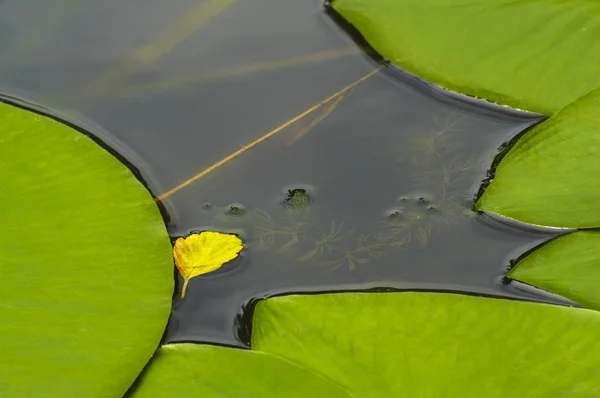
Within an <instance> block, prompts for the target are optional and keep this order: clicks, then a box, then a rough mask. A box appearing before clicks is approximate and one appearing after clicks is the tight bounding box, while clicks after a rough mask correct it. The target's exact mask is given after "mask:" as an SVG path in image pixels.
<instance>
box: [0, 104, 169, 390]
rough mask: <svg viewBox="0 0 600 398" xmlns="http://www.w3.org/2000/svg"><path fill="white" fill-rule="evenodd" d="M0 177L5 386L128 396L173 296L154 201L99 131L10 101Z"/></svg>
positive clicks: (1, 385) (1, 379) (0, 381)
mask: <svg viewBox="0 0 600 398" xmlns="http://www.w3.org/2000/svg"><path fill="white" fill-rule="evenodd" d="M0 181H1V184H0V220H2V228H1V229H0V319H1V320H2V321H1V322H0V340H1V341H2V349H1V350H0V351H1V353H2V361H1V362H0V396H2V397H10V398H19V397H26V398H31V397H35V398H43V397H85V398H95V397H121V396H122V395H123V394H124V393H125V391H127V389H128V388H129V387H130V386H131V384H132V383H133V381H134V380H135V378H136V377H137V376H138V374H139V373H140V371H141V370H142V368H143V367H144V365H145V364H146V363H147V361H148V360H149V358H150V357H151V355H152V353H153V352H154V350H155V349H156V347H157V345H158V344H159V341H160V338H161V336H162V334H163V332H164V328H165V325H166V322H167V319H168V316H169V311H170V306H171V297H172V293H173V260H172V249H171V245H170V241H169V238H168V235H167V233H166V230H165V226H164V222H163V220H162V218H161V215H160V213H159V211H158V208H157V206H156V204H155V203H154V200H153V199H152V197H151V195H150V194H149V193H148V191H147V190H146V189H145V188H144V187H143V186H142V184H141V183H140V182H139V181H138V180H137V179H136V178H135V177H134V176H133V174H132V173H131V172H130V171H129V169H127V168H126V167H125V166H124V165H123V164H121V163H120V162H119V161H118V160H117V159H116V158H114V157H113V156H112V155H111V154H109V153H107V152H106V151H105V150H104V149H102V148H101V147H100V146H98V145H97V144H96V143H95V142H93V141H92V140H91V139H90V138H88V137H86V136H85V135H83V134H81V133H79V132H77V131H75V130H73V129H71V128H69V127H67V126H65V125H63V124H61V123H58V122H56V121H53V120H51V119H49V118H46V117H42V116H39V115H37V114H34V113H31V112H28V111H25V110H22V109H18V108H16V107H13V106H10V105H6V104H0Z"/></svg>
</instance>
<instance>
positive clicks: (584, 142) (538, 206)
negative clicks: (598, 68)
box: [476, 3, 600, 228]
mask: <svg viewBox="0 0 600 398" xmlns="http://www.w3.org/2000/svg"><path fill="white" fill-rule="evenodd" d="M599 4H600V3H599ZM599 167H600V90H596V91H593V92H592V93H590V94H588V95H586V96H584V97H582V98H580V99H578V100H577V101H575V102H573V103H572V104H571V105H569V106H567V107H565V108H564V109H562V110H561V111H560V112H558V113H557V114H556V115H555V116H553V117H551V118H549V119H548V120H546V121H545V122H543V123H541V124H540V125H538V126H536V127H534V128H533V129H532V130H531V131H529V132H527V133H525V135H524V136H523V137H521V138H520V139H519V140H518V141H517V143H516V144H515V146H514V147H513V148H512V149H510V150H509V152H508V153H507V154H506V156H505V157H504V158H503V159H502V160H501V162H500V164H499V165H498V167H497V169H496V175H495V177H494V179H493V180H492V182H491V184H490V185H489V186H488V187H487V189H486V191H485V192H484V193H483V195H482V197H481V198H480V199H479V201H478V202H477V206H476V207H477V209H478V210H483V211H487V212H492V213H497V214H500V215H503V216H507V217H510V218H514V219H517V220H520V221H523V222H526V223H530V224H537V225H544V226H552V227H567V228H592V227H600V211H598V209H599V208H600V189H598V185H597V184H596V183H595V181H597V180H598V168H599Z"/></svg>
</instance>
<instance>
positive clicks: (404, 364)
mask: <svg viewBox="0 0 600 398" xmlns="http://www.w3.org/2000/svg"><path fill="white" fill-rule="evenodd" d="M598 336H600V313H598V312H595V311H591V310H583V309H576V308H569V307H562V306H554V305H547V304H537V303H526V302H519V301H509V300H503V299H490V298H482V297H473V296H465V295H458V294H442V293H415V292H404V293H344V294H324V295H308V296H282V297H276V298H271V299H268V300H266V301H263V302H260V303H259V304H258V305H257V307H256V312H255V315H254V323H253V331H252V347H253V349H255V350H259V351H262V352H266V353H269V354H272V355H277V356H280V357H282V358H286V359H288V360H290V361H293V362H295V363H297V364H299V365H301V366H304V367H306V368H309V369H313V370H314V371H316V372H319V373H320V374H322V375H324V376H325V377H327V378H330V379H332V380H335V381H337V382H339V383H340V384H341V385H343V386H345V387H346V388H348V389H349V390H350V392H351V393H352V394H353V395H354V396H356V397H421V398H439V397H473V398H481V397H487V398H492V397H498V398H506V397H528V398H548V397H553V398H567V397H569V398H573V397H582V398H583V397H586V398H587V397H597V396H599V395H600V367H599V366H598V358H600V340H599V339H598ZM307 396H309V395H307Z"/></svg>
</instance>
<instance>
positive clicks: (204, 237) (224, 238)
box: [173, 231, 243, 298]
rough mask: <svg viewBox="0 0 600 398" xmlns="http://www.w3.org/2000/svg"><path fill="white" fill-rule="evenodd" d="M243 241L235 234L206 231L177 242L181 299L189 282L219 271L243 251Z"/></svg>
mask: <svg viewBox="0 0 600 398" xmlns="http://www.w3.org/2000/svg"><path fill="white" fill-rule="evenodd" d="M242 248H243V245H242V240H241V239H240V238H238V237H237V236H235V235H233V234H225V233H221V232H212V231H205V232H201V233H199V234H192V235H190V236H188V237H187V238H179V239H177V240H176V241H175V247H174V249H173V253H174V255H175V265H177V269H178V270H179V273H180V274H181V276H182V277H183V280H184V284H183V290H182V291H181V298H183V297H185V292H186V289H187V285H188V282H189V281H190V279H192V278H193V277H195V276H198V275H202V274H206V273H208V272H212V271H215V270H217V269H219V268H220V267H221V266H222V265H223V264H225V263H226V262H228V261H231V260H233V259H234V258H236V257H237V255H238V254H239V252H240V251H241V250H242Z"/></svg>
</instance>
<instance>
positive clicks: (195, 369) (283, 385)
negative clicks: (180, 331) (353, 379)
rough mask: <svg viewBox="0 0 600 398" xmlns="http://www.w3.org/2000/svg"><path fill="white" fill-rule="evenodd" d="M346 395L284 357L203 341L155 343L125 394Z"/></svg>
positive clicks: (137, 397) (140, 397) (138, 397)
mask: <svg viewBox="0 0 600 398" xmlns="http://www.w3.org/2000/svg"><path fill="white" fill-rule="evenodd" d="M307 394H311V395H312V396H313V397H315V398H316V397H327V398H329V397H331V398H336V397H340V398H341V397H350V396H351V395H349V394H348V393H347V392H346V391H345V390H344V389H343V388H342V387H340V386H339V385H337V384H335V383H334V382H332V381H330V380H327V379H325V378H324V377H322V376H320V375H317V374H315V373H313V372H311V371H309V370H307V369H303V368H302V367H300V366H298V365H295V364H293V363H291V362H289V361H286V360H285V359H281V358H277V357H275V356H272V355H269V354H265V353H262V352H255V351H249V350H241V349H237V348H224V347H216V346H208V345H194V344H174V345H166V346H163V347H161V348H160V349H159V350H158V352H157V354H156V356H155V357H154V358H153V359H152V361H151V362H150V366H148V368H147V369H146V371H145V372H144V373H143V375H142V377H141V378H140V380H139V383H138V384H137V387H136V388H135V389H134V390H133V392H132V394H130V398H144V397H148V398H162V397H165V398H179V397H181V398H188V397H202V398H211V397H214V398H223V397H232V398H233V397H244V398H265V397H285V398H295V397H297V398H305V397H307V396H308V395H307Z"/></svg>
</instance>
